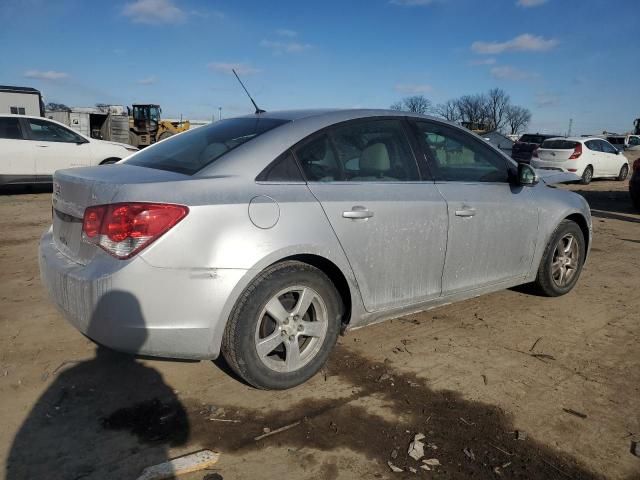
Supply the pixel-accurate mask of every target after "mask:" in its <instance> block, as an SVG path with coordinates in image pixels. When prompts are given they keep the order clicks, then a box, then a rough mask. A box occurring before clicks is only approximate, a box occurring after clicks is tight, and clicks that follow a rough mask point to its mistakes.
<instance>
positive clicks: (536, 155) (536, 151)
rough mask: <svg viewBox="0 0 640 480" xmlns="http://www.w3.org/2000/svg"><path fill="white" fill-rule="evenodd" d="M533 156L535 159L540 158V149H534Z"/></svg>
mask: <svg viewBox="0 0 640 480" xmlns="http://www.w3.org/2000/svg"><path fill="white" fill-rule="evenodd" d="M531 156H532V157H533V158H538V147H536V148H534V149H533V152H532V153H531Z"/></svg>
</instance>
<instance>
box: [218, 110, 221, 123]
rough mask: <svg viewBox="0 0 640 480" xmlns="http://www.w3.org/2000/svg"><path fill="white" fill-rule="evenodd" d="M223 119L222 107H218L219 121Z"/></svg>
mask: <svg viewBox="0 0 640 480" xmlns="http://www.w3.org/2000/svg"><path fill="white" fill-rule="evenodd" d="M220 120H222V107H218V121H220Z"/></svg>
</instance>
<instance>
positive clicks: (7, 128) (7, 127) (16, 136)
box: [0, 117, 23, 140]
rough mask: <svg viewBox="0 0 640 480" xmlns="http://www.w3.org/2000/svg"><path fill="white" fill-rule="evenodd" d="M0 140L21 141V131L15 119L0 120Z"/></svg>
mask: <svg viewBox="0 0 640 480" xmlns="http://www.w3.org/2000/svg"><path fill="white" fill-rule="evenodd" d="M0 138H6V139H9V140H22V139H23V137H22V130H21V129H20V122H19V121H18V119H17V118H6V117H4V118H0Z"/></svg>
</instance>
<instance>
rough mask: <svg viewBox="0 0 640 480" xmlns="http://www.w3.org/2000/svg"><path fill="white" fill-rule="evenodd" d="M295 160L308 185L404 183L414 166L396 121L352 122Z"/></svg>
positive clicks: (412, 177)
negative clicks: (327, 183)
mask: <svg viewBox="0 0 640 480" xmlns="http://www.w3.org/2000/svg"><path fill="white" fill-rule="evenodd" d="M296 156H297V158H298V161H299V162H300V166H301V167H302V169H303V171H304V173H305V176H306V177H307V180H308V181H312V182H335V181H340V182H408V181H417V180H420V175H419V173H418V166H417V164H416V161H415V158H414V156H413V153H412V151H411V148H410V146H409V143H408V140H407V138H406V135H405V133H404V129H403V126H402V123H401V122H400V121H398V120H367V121H355V122H349V123H347V124H343V125H339V126H337V127H333V128H330V129H329V130H328V131H327V133H326V134H323V135H321V136H320V137H318V138H316V139H314V140H312V141H311V142H309V143H307V144H305V145H303V146H302V147H300V148H299V149H298V150H297V152H296Z"/></svg>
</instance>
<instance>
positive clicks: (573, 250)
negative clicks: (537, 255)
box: [535, 220, 586, 297]
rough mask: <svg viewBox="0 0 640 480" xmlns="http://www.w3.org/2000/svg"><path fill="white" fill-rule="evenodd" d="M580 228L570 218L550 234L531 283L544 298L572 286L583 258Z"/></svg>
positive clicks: (582, 237) (576, 278)
mask: <svg viewBox="0 0 640 480" xmlns="http://www.w3.org/2000/svg"><path fill="white" fill-rule="evenodd" d="M585 252H586V248H585V240H584V235H583V233H582V230H581V229H580V227H579V226H578V224H577V223H575V222H574V221H572V220H563V221H562V222H560V225H558V228H556V231H555V232H554V233H553V235H552V236H551V240H549V243H548V244H547V247H546V248H545V251H544V254H543V256H542V261H541V262H540V267H539V268H538V276H537V277H536V280H535V286H536V288H537V289H538V291H540V293H542V294H543V295H545V296H547V297H559V296H561V295H565V294H566V293H569V292H570V291H571V289H572V288H573V287H574V286H575V284H576V282H577V281H578V278H579V277H580V272H582V266H583V264H584V258H585Z"/></svg>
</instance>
